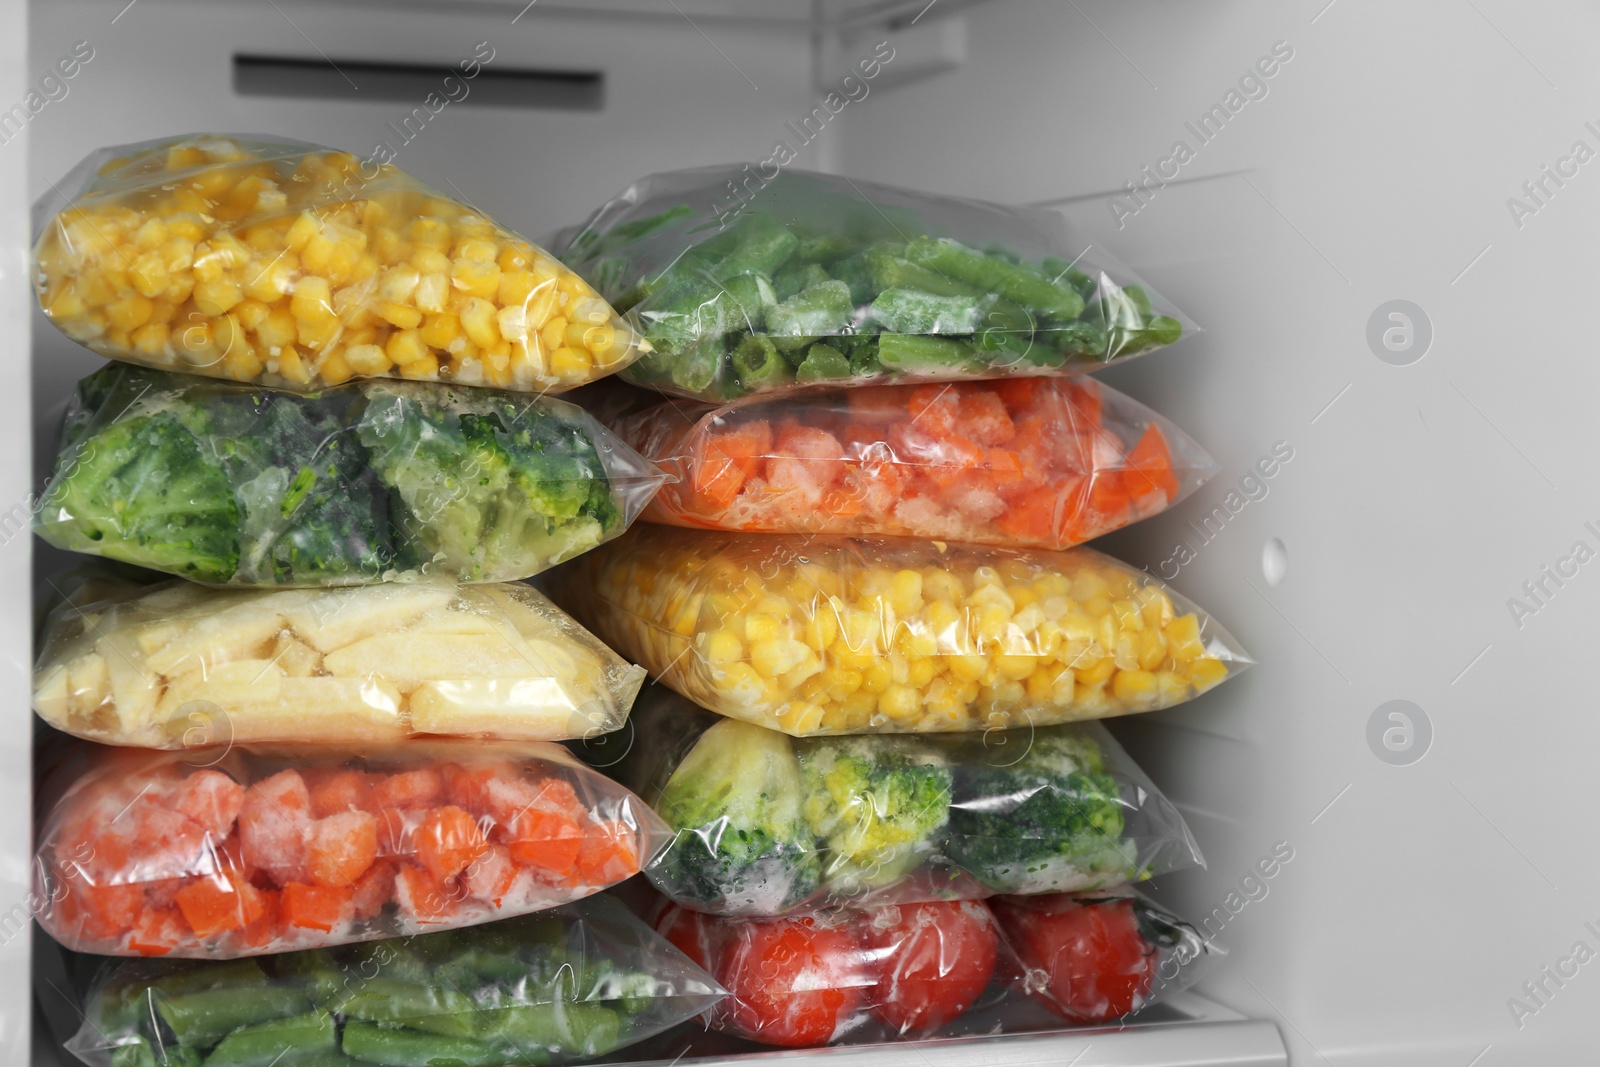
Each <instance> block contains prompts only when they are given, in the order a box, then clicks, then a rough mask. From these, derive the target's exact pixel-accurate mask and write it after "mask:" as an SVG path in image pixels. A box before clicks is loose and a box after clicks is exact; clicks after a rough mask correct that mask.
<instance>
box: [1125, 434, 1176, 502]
mask: <svg viewBox="0 0 1600 1067" xmlns="http://www.w3.org/2000/svg"><path fill="white" fill-rule="evenodd" d="M1122 464H1123V468H1124V475H1123V479H1124V481H1125V482H1126V483H1127V492H1128V495H1129V496H1131V497H1133V499H1135V500H1138V499H1140V498H1142V497H1145V496H1147V495H1149V494H1150V493H1151V492H1152V491H1159V492H1161V493H1164V494H1166V497H1167V499H1168V500H1169V501H1170V500H1171V499H1172V498H1173V497H1175V496H1177V495H1178V489H1179V485H1178V478H1177V476H1176V475H1174V474H1173V473H1172V451H1171V450H1170V449H1169V448H1168V447H1167V439H1166V437H1165V436H1164V435H1163V434H1162V433H1161V427H1159V426H1157V425H1156V424H1155V423H1151V424H1150V425H1149V426H1147V427H1146V428H1145V431H1144V435H1143V436H1142V437H1140V438H1139V443H1138V444H1136V445H1134V446H1133V449H1132V450H1131V451H1129V453H1128V454H1127V456H1125V457H1124V458H1123V461H1122Z"/></svg>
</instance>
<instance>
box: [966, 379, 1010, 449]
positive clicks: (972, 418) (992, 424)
mask: <svg viewBox="0 0 1600 1067" xmlns="http://www.w3.org/2000/svg"><path fill="white" fill-rule="evenodd" d="M960 426H961V431H962V433H964V434H965V435H966V436H967V437H970V438H972V440H974V441H976V442H977V443H978V444H980V445H983V446H984V447H985V448H993V447H995V446H996V445H1003V444H1005V443H1006V442H1008V441H1010V440H1011V439H1012V438H1013V437H1015V436H1016V435H1017V428H1016V426H1014V425H1013V424H1012V422H1011V416H1010V415H1009V414H1007V413H1006V405H1005V402H1004V401H1002V400H1001V399H1000V394H998V393H996V392H995V391H994V390H993V389H990V388H987V387H985V386H981V385H966V386H963V387H962V389H961V422H960Z"/></svg>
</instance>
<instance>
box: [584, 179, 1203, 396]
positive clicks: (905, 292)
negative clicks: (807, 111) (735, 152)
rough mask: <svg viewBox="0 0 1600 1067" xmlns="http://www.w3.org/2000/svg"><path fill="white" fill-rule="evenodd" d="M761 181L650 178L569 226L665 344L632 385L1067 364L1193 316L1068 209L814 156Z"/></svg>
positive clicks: (1165, 339)
mask: <svg viewBox="0 0 1600 1067" xmlns="http://www.w3.org/2000/svg"><path fill="white" fill-rule="evenodd" d="M741 183H744V184H741ZM756 184H757V182H756V181H755V180H753V179H750V178H749V176H748V175H746V174H745V173H744V171H743V170H741V169H740V168H739V167H735V166H717V167H705V168H701V169H697V170H684V171H673V172H669V173H664V174H655V175H651V176H650V177H647V178H644V179H642V180H640V181H638V182H635V183H634V184H633V185H631V186H629V187H628V188H627V189H625V190H624V191H623V192H622V193H620V194H618V195H617V196H616V197H615V198H613V199H612V200H611V201H610V202H609V203H607V204H606V205H605V206H604V207H602V208H600V210H599V211H597V212H595V214H594V215H593V216H592V217H591V218H590V219H589V220H588V222H587V223H585V224H584V225H583V226H582V227H580V228H578V229H577V230H576V231H575V232H571V233H570V235H567V236H564V237H562V238H558V241H557V243H556V253H557V255H559V256H560V257H561V258H562V259H563V260H564V261H565V262H566V263H567V265H568V266H570V267H572V268H573V269H574V270H576V271H578V272H579V273H580V274H582V275H583V276H584V277H586V278H588V279H589V280H590V281H591V282H593V283H594V285H595V286H596V287H597V288H598V289H599V290H600V292H601V294H602V295H604V296H605V297H606V298H607V299H608V300H610V301H611V302H612V304H614V305H615V306H616V307H617V309H618V310H620V311H622V312H623V313H624V317H625V318H626V319H627V320H628V321H629V322H630V323H631V324H632V325H633V326H634V328H635V329H636V330H638V331H639V332H640V333H642V334H644V335H645V337H646V338H647V339H648V341H649V343H650V344H651V345H652V346H653V348H654V351H653V352H651V353H649V354H647V355H646V356H644V357H643V358H641V359H640V360H638V361H637V362H635V363H632V364H630V365H629V366H628V367H627V368H625V369H624V370H623V372H622V373H623V376H624V377H625V378H627V379H628V380H629V381H631V382H634V383H636V384H639V385H646V386H649V387H651V388H653V389H659V390H661V391H662V392H667V393H674V394H677V395H679V396H689V397H697V398H700V399H704V400H712V401H725V400H732V399H735V398H737V397H741V396H748V395H750V394H752V393H770V392H777V391H781V390H786V389H791V388H795V387H799V386H805V385H813V384H819V383H831V384H849V383H859V382H866V381H888V380H900V381H953V380H957V379H963V378H999V377H1011V376H1018V377H1027V376H1036V375H1041V374H1066V373H1072V372H1076V371H1084V370H1092V369H1094V368H1095V367H1101V366H1105V365H1106V364H1108V363H1114V362H1117V361H1119V360H1122V359H1126V358H1128V357H1130V356H1133V355H1136V354H1138V353H1140V352H1146V351H1149V350H1150V349H1153V348H1159V347H1161V346H1163V345H1169V344H1172V343H1173V342H1174V341H1176V340H1178V338H1179V337H1181V336H1182V335H1183V334H1184V333H1185V332H1186V331H1192V330H1193V329H1194V326H1193V324H1192V323H1190V322H1189V321H1188V320H1187V319H1185V318H1184V317H1183V316H1182V314H1181V313H1180V312H1179V311H1177V309H1176V308H1174V307H1172V305H1171V304H1169V303H1168V302H1167V301H1165V300H1163V299H1162V298H1161V297H1160V296H1158V295H1157V294H1155V293H1154V292H1153V291H1152V290H1151V289H1150V288H1149V287H1148V286H1147V285H1145V284H1144V283H1143V282H1141V281H1140V280H1139V279H1138V278H1136V277H1135V276H1134V274H1133V273H1132V272H1131V271H1129V270H1128V269H1127V268H1125V267H1123V266H1121V265H1120V264H1118V263H1115V262H1114V261H1112V260H1111V259H1109V258H1108V257H1106V256H1104V255H1102V254H1101V252H1100V250H1098V249H1092V250H1091V247H1090V242H1089V240H1088V239H1087V238H1084V237H1082V236H1080V235H1078V234H1076V233H1074V232H1073V231H1072V230H1071V228H1070V227H1068V225H1067V223H1066V221H1065V219H1064V218H1063V217H1062V216H1061V215H1060V214H1059V213H1058V212H1053V211H1049V210H1047V209H1042V208H1030V207H1007V206H1003V205H1000V204H991V203H985V202H983V201H978V200H964V199H959V198H955V197H945V196H934V195H931V194H928V193H919V192H913V191H910V190H906V189H898V188H894V187H891V186H886V185H876V184H873V183H871V182H858V181H852V180H850V179H848V178H844V177H840V176H837V175H828V174H816V173H811V172H807V171H796V170H785V171H783V172H782V173H780V174H779V175H778V176H777V177H776V178H774V179H772V180H771V181H760V182H759V188H751V187H750V186H752V185H756ZM731 189H738V190H739V192H738V195H737V196H735V195H734V194H732V193H730V192H729V190H731Z"/></svg>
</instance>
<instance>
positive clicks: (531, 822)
mask: <svg viewBox="0 0 1600 1067" xmlns="http://www.w3.org/2000/svg"><path fill="white" fill-rule="evenodd" d="M503 831H504V840H505V841H506V843H507V846H508V851H509V852H510V854H511V858H512V859H513V860H515V861H516V862H518V863H520V864H522V865H523V866H524V867H533V868H537V869H538V870H540V871H541V872H544V873H546V874H548V875H550V876H552V877H555V878H561V879H564V878H567V877H568V876H570V875H571V874H572V872H573V870H574V868H575V867H576V866H577V863H578V853H579V852H580V851H582V849H583V847H584V837H583V828H582V827H581V826H580V825H579V823H578V820H576V819H574V818H572V817H571V816H568V815H564V814H561V813H559V812H552V811H542V810H540V809H538V808H529V809H527V810H526V811H524V812H523V813H522V814H521V815H519V816H517V818H516V819H514V820H511V821H509V822H507V823H505V824H503Z"/></svg>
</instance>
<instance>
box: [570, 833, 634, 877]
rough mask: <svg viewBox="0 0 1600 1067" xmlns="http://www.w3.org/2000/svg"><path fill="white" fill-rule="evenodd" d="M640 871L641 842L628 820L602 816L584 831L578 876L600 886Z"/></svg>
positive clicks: (579, 855)
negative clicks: (610, 818) (620, 820)
mask: <svg viewBox="0 0 1600 1067" xmlns="http://www.w3.org/2000/svg"><path fill="white" fill-rule="evenodd" d="M638 873H639V843H638V841H637V840H636V839H635V837H634V834H633V829H632V827H630V826H628V825H627V824H626V823H622V822H616V821H612V820H607V819H599V820H595V821H594V822H592V823H590V824H589V827H588V829H587V830H586V831H585V833H584V835H583V851H582V852H580V853H579V854H578V880H579V881H580V882H582V883H583V884H585V885H591V886H600V885H610V884H611V883H613V882H620V881H622V880H623V879H624V878H631V877H633V876H634V875H635V874H638Z"/></svg>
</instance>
